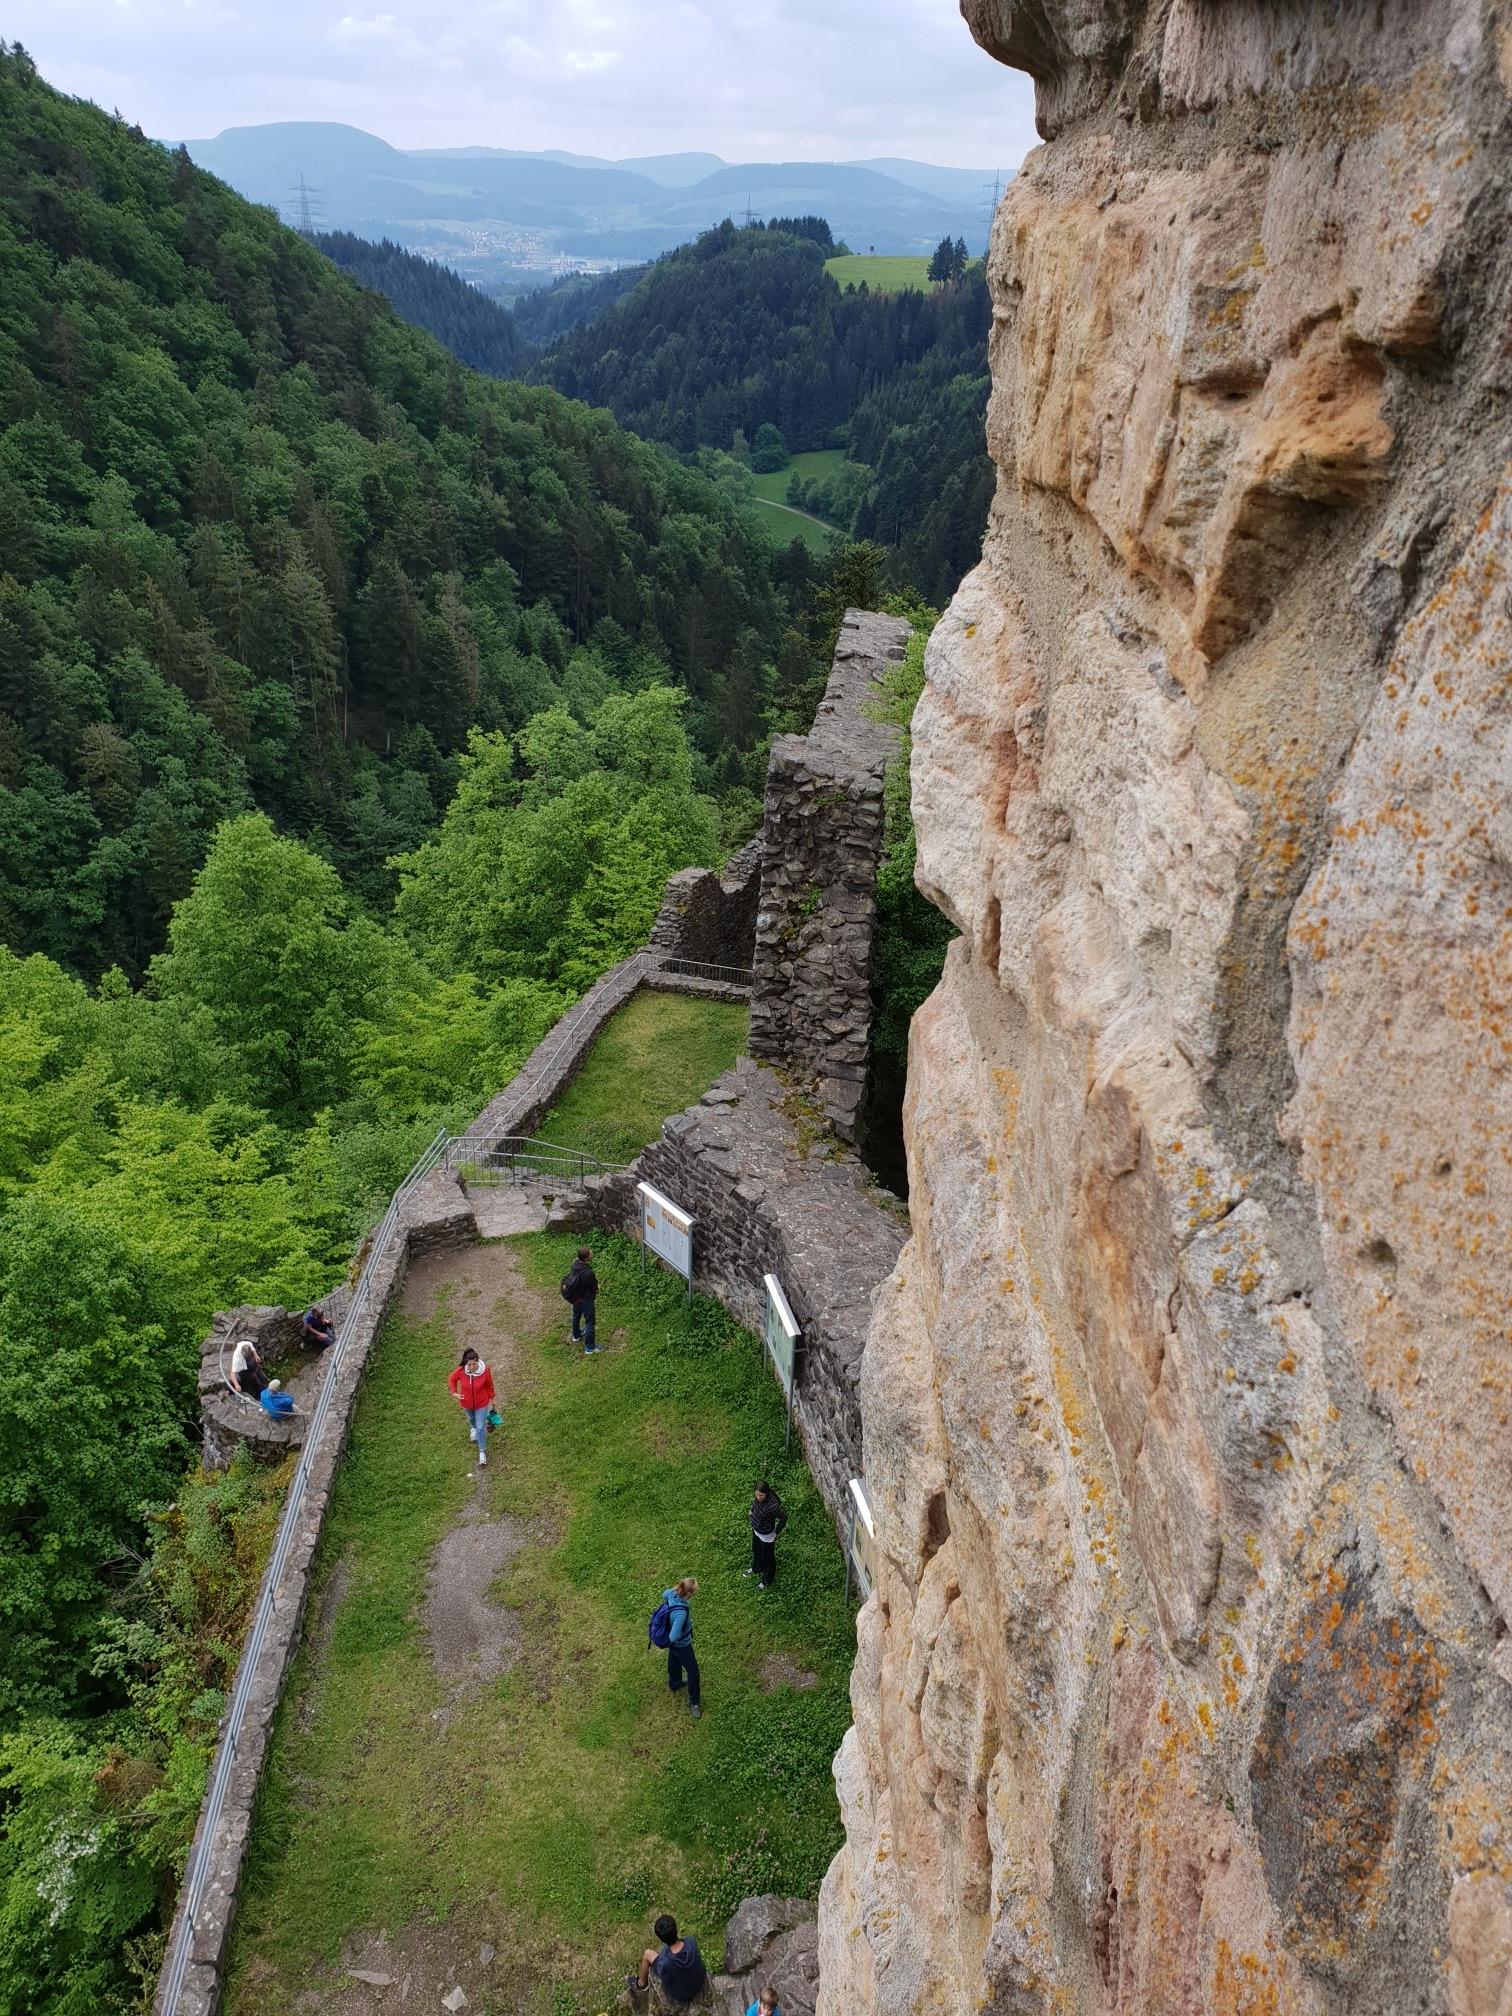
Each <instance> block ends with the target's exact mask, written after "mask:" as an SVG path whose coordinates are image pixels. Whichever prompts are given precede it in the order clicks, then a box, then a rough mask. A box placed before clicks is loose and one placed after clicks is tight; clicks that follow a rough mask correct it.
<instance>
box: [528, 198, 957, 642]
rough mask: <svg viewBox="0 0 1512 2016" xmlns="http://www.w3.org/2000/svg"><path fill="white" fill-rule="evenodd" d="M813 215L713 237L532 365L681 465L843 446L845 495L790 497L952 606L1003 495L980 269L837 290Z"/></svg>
mask: <svg viewBox="0 0 1512 2016" xmlns="http://www.w3.org/2000/svg"><path fill="white" fill-rule="evenodd" d="M816 221H817V220H810V219H787V220H783V219H778V220H775V221H774V223H773V224H772V225H770V226H762V225H755V226H749V227H745V228H741V229H737V227H736V226H735V225H733V224H731V223H729V222H726V223H724V224H722V225H720V226H719V227H718V228H717V229H716V230H713V231H706V232H705V233H704V234H703V235H702V236H701V237H700V238H698V239H697V240H695V241H694V243H692V244H691V245H686V246H682V247H680V248H679V249H678V250H677V251H675V252H672V253H669V254H667V256H666V257H665V258H662V259H659V260H658V261H657V262H656V263H655V264H654V265H653V266H649V267H647V268H646V269H645V272H644V274H643V276H642V277H641V278H640V279H639V280H638V281H637V283H636V284H635V286H634V287H633V288H632V289H631V290H630V291H629V292H628V293H626V294H624V295H623V297H622V298H618V299H607V300H605V303H604V305H603V306H601V307H600V309H599V311H598V312H597V313H595V314H592V315H590V316H589V317H588V318H587V319H585V320H583V321H582V322H580V323H579V324H578V325H577V326H575V327H572V328H570V329H568V330H567V331H566V332H565V333H564V334H562V335H561V336H560V337H559V338H558V340H557V341H555V342H554V343H553V344H552V345H551V346H550V348H548V349H547V350H545V351H544V352H543V353H542V354H541V355H540V357H539V358H538V359H537V360H536V361H535V362H534V364H533V365H530V366H528V367H527V368H528V370H529V373H530V375H532V376H534V377H536V378H538V379H542V380H544V381H545V382H547V383H549V384H552V385H555V386H556V387H557V388H558V389H559V390H561V391H563V392H566V393H568V394H570V396H571V397H573V398H575V399H585V400H587V401H588V402H589V404H591V405H595V406H607V407H608V408H609V409H610V411H611V412H613V414H614V415H615V417H616V419H618V420H620V421H621V422H622V423H623V424H624V425H625V426H626V427H629V428H632V429H633V430H634V431H635V432H636V433H637V434H642V435H645V436H646V437H647V438H648V439H651V440H655V441H664V442H666V443H667V444H668V445H669V446H670V447H672V448H674V449H676V450H677V452H678V453H679V454H680V455H682V456H684V457H692V456H693V455H694V454H695V453H696V451H697V450H699V449H700V448H707V449H712V450H716V451H724V452H729V451H731V450H732V449H733V450H735V451H736V452H737V453H738V452H739V451H740V450H741V448H742V446H743V445H744V444H752V443H754V442H755V441H756V437H757V435H758V434H759V433H760V432H761V430H762V429H763V428H764V427H766V428H775V429H776V432H777V434H778V436H780V437H781V442H782V444H783V447H784V448H785V449H786V451H788V452H791V453H798V452H801V451H803V450H808V449H815V448H830V447H840V446H848V448H849V455H850V461H849V463H848V464H847V465H846V469H845V472H844V474H843V476H842V478H841V482H840V484H839V486H838V489H837V490H836V492H834V493H833V494H831V495H829V496H826V497H822V498H818V499H813V498H795V500H794V501H795V502H801V503H804V504H805V505H807V506H810V507H812V506H813V505H814V504H817V505H818V506H819V508H820V510H821V513H822V514H823V515H825V516H829V517H831V518H832V519H833V522H835V523H836V524H838V525H839V527H840V529H841V530H842V531H843V532H847V533H851V534H853V535H854V536H855V537H857V538H862V539H874V540H876V541H878V542H879V543H881V544H883V545H884V546H886V547H887V548H888V549H889V551H890V553H891V556H892V560H891V573H892V576H893V578H894V579H895V580H896V581H897V582H899V583H900V584H906V585H908V586H910V587H912V588H914V589H915V590H917V591H918V592H919V593H920V594H922V595H924V596H925V597H926V598H927V599H928V600H931V601H933V602H935V603H940V602H943V601H944V600H945V599H946V597H947V596H949V595H950V594H951V593H953V592H954V589H955V586H956V584H957V583H958V582H959V580H960V578H961V576H962V574H963V573H965V572H966V571H967V569H968V568H970V567H971V566H972V565H973V563H974V562H975V559H976V557H977V554H978V553H979V551H980V548H981V535H982V531H983V528H984V526H985V524H986V520H987V506H988V504H989V503H990V501H991V497H992V484H993V476H992V465H991V463H990V461H989V460H988V457H987V450H986V443H985V438H984V431H983V416H984V413H985V409H986V402H987V329H988V323H989V319H990V315H989V308H988V302H987V288H986V283H985V280H984V278H983V276H982V271H981V268H980V267H979V266H976V267H968V268H967V269H966V270H965V271H964V272H963V273H962V274H961V275H960V277H958V278H956V279H954V280H952V281H950V282H949V283H948V284H946V285H944V286H940V287H937V288H934V289H932V290H931V291H929V292H927V293H926V292H921V291H919V290H916V289H911V288H910V289H906V290H904V291H902V292H899V293H890V294H882V293H869V292H867V291H866V290H865V288H864V286H863V287H861V288H857V287H849V288H846V289H845V290H843V291H842V289H841V288H840V287H839V286H838V285H837V284H836V282H835V280H834V279H833V277H832V276H831V275H830V274H828V273H827V272H826V271H825V259H826V257H827V256H828V255H829V253H830V251H831V249H832V248H831V247H830V245H829V244H828V243H827V242H826V241H827V239H828V231H827V229H825V230H824V233H823V237H822V238H821V237H820V236H819V235H818V233H816V232H814V231H813V229H812V226H813V225H814V223H815V222H816ZM615 277H616V278H617V277H618V276H615ZM602 292H603V294H605V295H607V294H608V290H607V289H603V290H602ZM575 298H576V299H577V300H578V302H579V304H580V305H581V304H582V302H583V301H584V299H585V298H586V299H589V300H591V299H592V294H591V292H590V288H589V287H588V286H585V287H584V289H583V290H582V292H581V293H580V294H579V295H577V296H576V297H575ZM549 300H550V297H549V296H548V297H546V298H545V301H544V302H543V305H542V309H541V310H538V311H537V312H538V313H544V311H545V307H546V305H547V304H548V303H549ZM527 326H528V325H527Z"/></svg>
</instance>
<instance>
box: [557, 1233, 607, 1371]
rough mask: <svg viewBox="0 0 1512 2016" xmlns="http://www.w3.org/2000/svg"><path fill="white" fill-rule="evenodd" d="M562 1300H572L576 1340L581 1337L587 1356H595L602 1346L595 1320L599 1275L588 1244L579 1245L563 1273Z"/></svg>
mask: <svg viewBox="0 0 1512 2016" xmlns="http://www.w3.org/2000/svg"><path fill="white" fill-rule="evenodd" d="M562 1300H563V1301H564V1302H570V1303H571V1304H572V1341H573V1343H574V1344H576V1343H577V1342H578V1339H579V1337H581V1339H582V1344H583V1356H584V1357H585V1358H591V1357H592V1356H593V1354H594V1352H595V1351H597V1349H598V1348H599V1347H598V1343H597V1341H596V1332H595V1329H594V1322H593V1314H594V1305H595V1304H596V1302H597V1301H598V1276H597V1274H595V1273H594V1271H593V1255H592V1253H590V1252H589V1250H588V1248H587V1247H586V1246H579V1248H578V1250H577V1258H576V1260H574V1261H573V1263H572V1265H571V1266H570V1267H569V1268H568V1269H567V1272H566V1273H565V1274H564V1275H563V1276H562Z"/></svg>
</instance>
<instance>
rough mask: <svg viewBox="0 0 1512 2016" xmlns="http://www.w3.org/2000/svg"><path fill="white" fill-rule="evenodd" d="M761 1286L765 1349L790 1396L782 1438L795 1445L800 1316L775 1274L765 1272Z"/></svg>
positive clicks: (778, 1378)
mask: <svg viewBox="0 0 1512 2016" xmlns="http://www.w3.org/2000/svg"><path fill="white" fill-rule="evenodd" d="M761 1281H762V1286H763V1287H764V1288H765V1289H766V1318H765V1321H764V1323H763V1326H762V1329H763V1335H764V1337H765V1341H766V1352H767V1356H768V1358H770V1359H771V1361H772V1370H773V1371H774V1372H775V1373H776V1374H777V1380H778V1383H779V1385H780V1386H781V1387H782V1390H783V1392H784V1394H786V1396H787V1433H786V1435H785V1436H784V1437H783V1444H782V1446H783V1448H784V1449H791V1448H792V1446H793V1381H794V1377H795V1374H796V1371H797V1362H798V1344H799V1340H800V1339H801V1338H802V1336H803V1332H802V1331H801V1330H800V1329H799V1327H798V1321H797V1318H796V1317H795V1316H794V1314H793V1312H792V1310H791V1309H790V1308H789V1307H788V1299H787V1297H786V1295H784V1294H783V1292H782V1283H781V1282H780V1281H779V1280H778V1279H777V1276H776V1275H775V1274H763V1275H762V1277H761Z"/></svg>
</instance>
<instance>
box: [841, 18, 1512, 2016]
mask: <svg viewBox="0 0 1512 2016" xmlns="http://www.w3.org/2000/svg"><path fill="white" fill-rule="evenodd" d="M962 11H963V12H964V14H965V15H966V17H967V22H968V25H969V26H970V28H971V30H972V32H973V33H974V34H975V36H976V37H977V39H978V41H979V42H981V43H982V45H983V47H984V48H985V49H986V50H987V51H988V52H989V53H990V54H992V55H994V56H996V57H998V58H1000V59H1001V60H1003V61H1005V62H1009V63H1013V64H1017V65H1019V66H1021V67H1023V68H1025V69H1027V70H1028V71H1029V72H1030V73H1031V74H1032V75H1033V76H1034V78H1035V81H1036V85H1037V87H1038V92H1039V106H1040V120H1041V131H1042V132H1043V133H1045V134H1046V135H1047V136H1048V138H1047V144H1046V145H1045V146H1044V147H1042V148H1041V149H1039V150H1038V151H1036V152H1035V153H1034V154H1032V155H1031V156H1030V158H1029V160H1028V162H1027V163H1026V164H1025V167H1024V170H1023V172H1022V173H1021V174H1020V176H1019V177H1018V179H1017V180H1016V181H1015V182H1014V183H1013V184H1012V186H1011V187H1010V189H1009V192H1008V195H1007V196H1006V198H1005V199H1004V202H1003V205H1002V207H1001V210H1000V212H999V215H998V218H997V222H996V226H995V229H994V234H993V242H992V251H991V258H990V268H989V272H990V280H991V286H992V292H993V301H994V323H993V334H992V366H993V392H992V399H991V404H990V409H989V417H988V434H989V445H990V447H991V451H992V453H993V456H994V458H995V460H996V462H997V464H998V469H999V484H998V494H997V499H996V503H995V506H994V511H993V517H992V522H991V525H990V528H989V533H988V538H987V543H986V549H985V552H984V557H983V561H982V564H981V566H980V567H979V568H978V569H977V570H976V571H975V572H974V573H973V574H972V575H971V576H970V577H969V579H968V580H967V581H966V582H965V583H963V585H962V587H961V589H960V591H959V593H958V594H957V596H956V598H955V600H954V602H953V604H952V605H951V607H950V609H949V610H948V611H947V612H946V614H945V616H944V618H943V619H942V621H941V623H940V625H939V627H938V629H937V630H936V632H935V635H934V638H933V640H932V643H931V647H930V654H929V664H928V673H929V680H928V686H927V690H926V693H925V696H924V699H923V701H922V702H921V704H920V708H919V712H918V715H917V717H916V720H915V724H914V755H913V764H914V803H915V813H916V820H917V827H918V839H919V855H918V874H919V879H920V884H921V886H922V887H923V888H924V889H925V891H926V893H927V894H929V895H930V896H931V898H932V899H933V900H934V901H935V902H936V903H938V904H939V905H940V907H941V908H942V909H943V910H944V911H946V913H947V914H948V915H949V916H950V917H951V918H952V919H953V920H954V921H955V923H956V924H957V925H958V926H959V927H960V931H961V934H962V935H961V937H960V938H959V939H958V940H957V942H956V943H955V944H954V945H953V946H952V948H951V952H950V954H949V957H948V960H947V964H946V970H945V975H944V978H943V980H942V982H941V985H940V987H939V989H938V990H937V992H936V993H935V994H934V996H933V997H932V998H931V1000H930V1001H929V1002H928V1003H927V1004H926V1006H925V1007H924V1009H923V1010H922V1011H921V1012H920V1014H919V1016H918V1017H917V1018H916V1021H915V1024H914V1029H913V1035H912V1047H911V1055H910V1070H909V1090H908V1105H907V1132H908V1148H909V1161H910V1183H911V1191H910V1211H911V1237H910V1239H909V1241H908V1243H907V1245H906V1246H905V1247H904V1248H903V1250H902V1252H901V1254H900V1255H899V1258H898V1261H897V1265H896V1267H895V1269H894V1271H893V1273H892V1275H891V1277H890V1279H889V1280H888V1282H887V1283H886V1285H885V1286H884V1287H883V1289H882V1290H881V1292H880V1294H879V1297H878V1300H877V1303H876V1306H875V1310H874V1314H873V1318H872V1322H871V1327H870V1331H869V1335H868V1341H867V1345H866V1351H865V1356H864V1359H863V1363H862V1368H861V1413H862V1425H863V1440H864V1467H865V1476H866V1483H867V1489H868V1493H869V1496H870V1501H871V1504H872V1507H873V1510H874V1513H875V1517H876V1521H877V1533H878V1552H879V1555H880V1561H879V1566H878V1574H877V1583H876V1588H875V1591H874V1594H873V1597H872V1599H871V1600H870V1601H869V1602H868V1604H867V1605H866V1607H865V1609H864V1610H863V1611H862V1613H861V1617H860V1620H859V1625H858V1637H859V1649H858V1657H857V1663H856V1668H855V1674H854V1679H853V1684H852V1705H853V1713H854V1726H853V1727H852V1729H851V1731H850V1733H849V1734H848V1735H847V1737H846V1740H845V1743H844V1746H843V1748H842V1750H841V1752H840V1755H839V1757H838V1759H837V1762H836V1780H837V1785H838V1789H839V1793H840V1800H841V1806H842V1810H843V1814H844V1819H845V1824H846V1844H845V1846H844V1848H843V1849H842V1851H841V1853H840V1855H839V1856H838V1857H837V1859H836V1861H835V1863H834V1865H833V1866H832V1868H831V1870H830V1872H829V1876H828V1878H827V1879H826V1882H825V1886H824V1892H823V1897H822V1902H821V1910H820V1951H821V1961H822V1967H821V1989H820V1998H819V2016H842V2012H844V2016H856V2012H863V2011H866V2012H878V2016H905V2012H909V2016H912V2012H916V2011H926V2010H927V2011H929V2012H931V2016H956V2012H961V2016H965V2012H967V2011H972V2012H976V2011H988V2012H991V2016H1052V2012H1054V2016H1094V2012H1096V2016H1104V2012H1121V2016H1135V2012H1140V2016H1399V2012H1400V2016H1408V2012H1433V2016H1507V2012H1508V2011H1509V2010H1512V1821H1509V1819H1508V1816H1509V1814H1512V1652H1509V1649H1508V1648H1509V1644H1512V1640H1509V1638H1508V1635H1507V1624H1508V1621H1509V1609H1512V1537H1509V1536H1512V1458H1509V1454H1508V1452H1509V1450H1512V1433H1509V1427H1512V1264H1509V1263H1512V1250H1509V1248H1512V1240H1509V1230H1508V1228H1509V1225H1512V1149H1509V1143H1512V1070H1509V1061H1512V1051H1509V1044H1512V1022H1509V1020H1508V1013H1509V1003H1512V824H1509V811H1508V807H1509V804H1512V795H1509V789H1508V781H1509V778H1512V580H1509V571H1508V570H1509V564H1512V562H1509V553H1512V474H1509V469H1508V458H1509V456H1512V415H1509V405H1508V392H1509V390H1512V350H1509V346H1508V337H1507V331H1508V327H1509V307H1512V233H1509V231H1508V228H1507V226H1508V222H1509V219H1508V208H1509V175H1508V169H1509V165H1512V138H1509V115H1512V104H1509V91H1512V8H1509V7H1508V6H1507V5H1504V4H1497V0H1374V4H1371V5H1369V6H1360V7H1343V6H1340V7H1334V6H1323V5H1317V4H1313V0H1225V4H1221V5H1220V4H1217V0H1161V4H1153V0H1151V4H1145V0H963V8H962Z"/></svg>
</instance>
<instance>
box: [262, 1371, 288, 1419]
mask: <svg viewBox="0 0 1512 2016" xmlns="http://www.w3.org/2000/svg"><path fill="white" fill-rule="evenodd" d="M257 1404H258V1406H259V1407H261V1409H262V1410H263V1412H264V1413H265V1414H272V1415H273V1416H274V1417H275V1418H278V1417H281V1416H282V1415H285V1414H292V1413H293V1412H294V1395H293V1394H292V1393H285V1391H284V1390H283V1386H282V1383H281V1382H280V1381H279V1380H277V1379H270V1380H269V1381H268V1383H267V1385H266V1386H265V1387H264V1388H263V1390H262V1391H261V1393H259V1394H258V1396H257Z"/></svg>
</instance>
